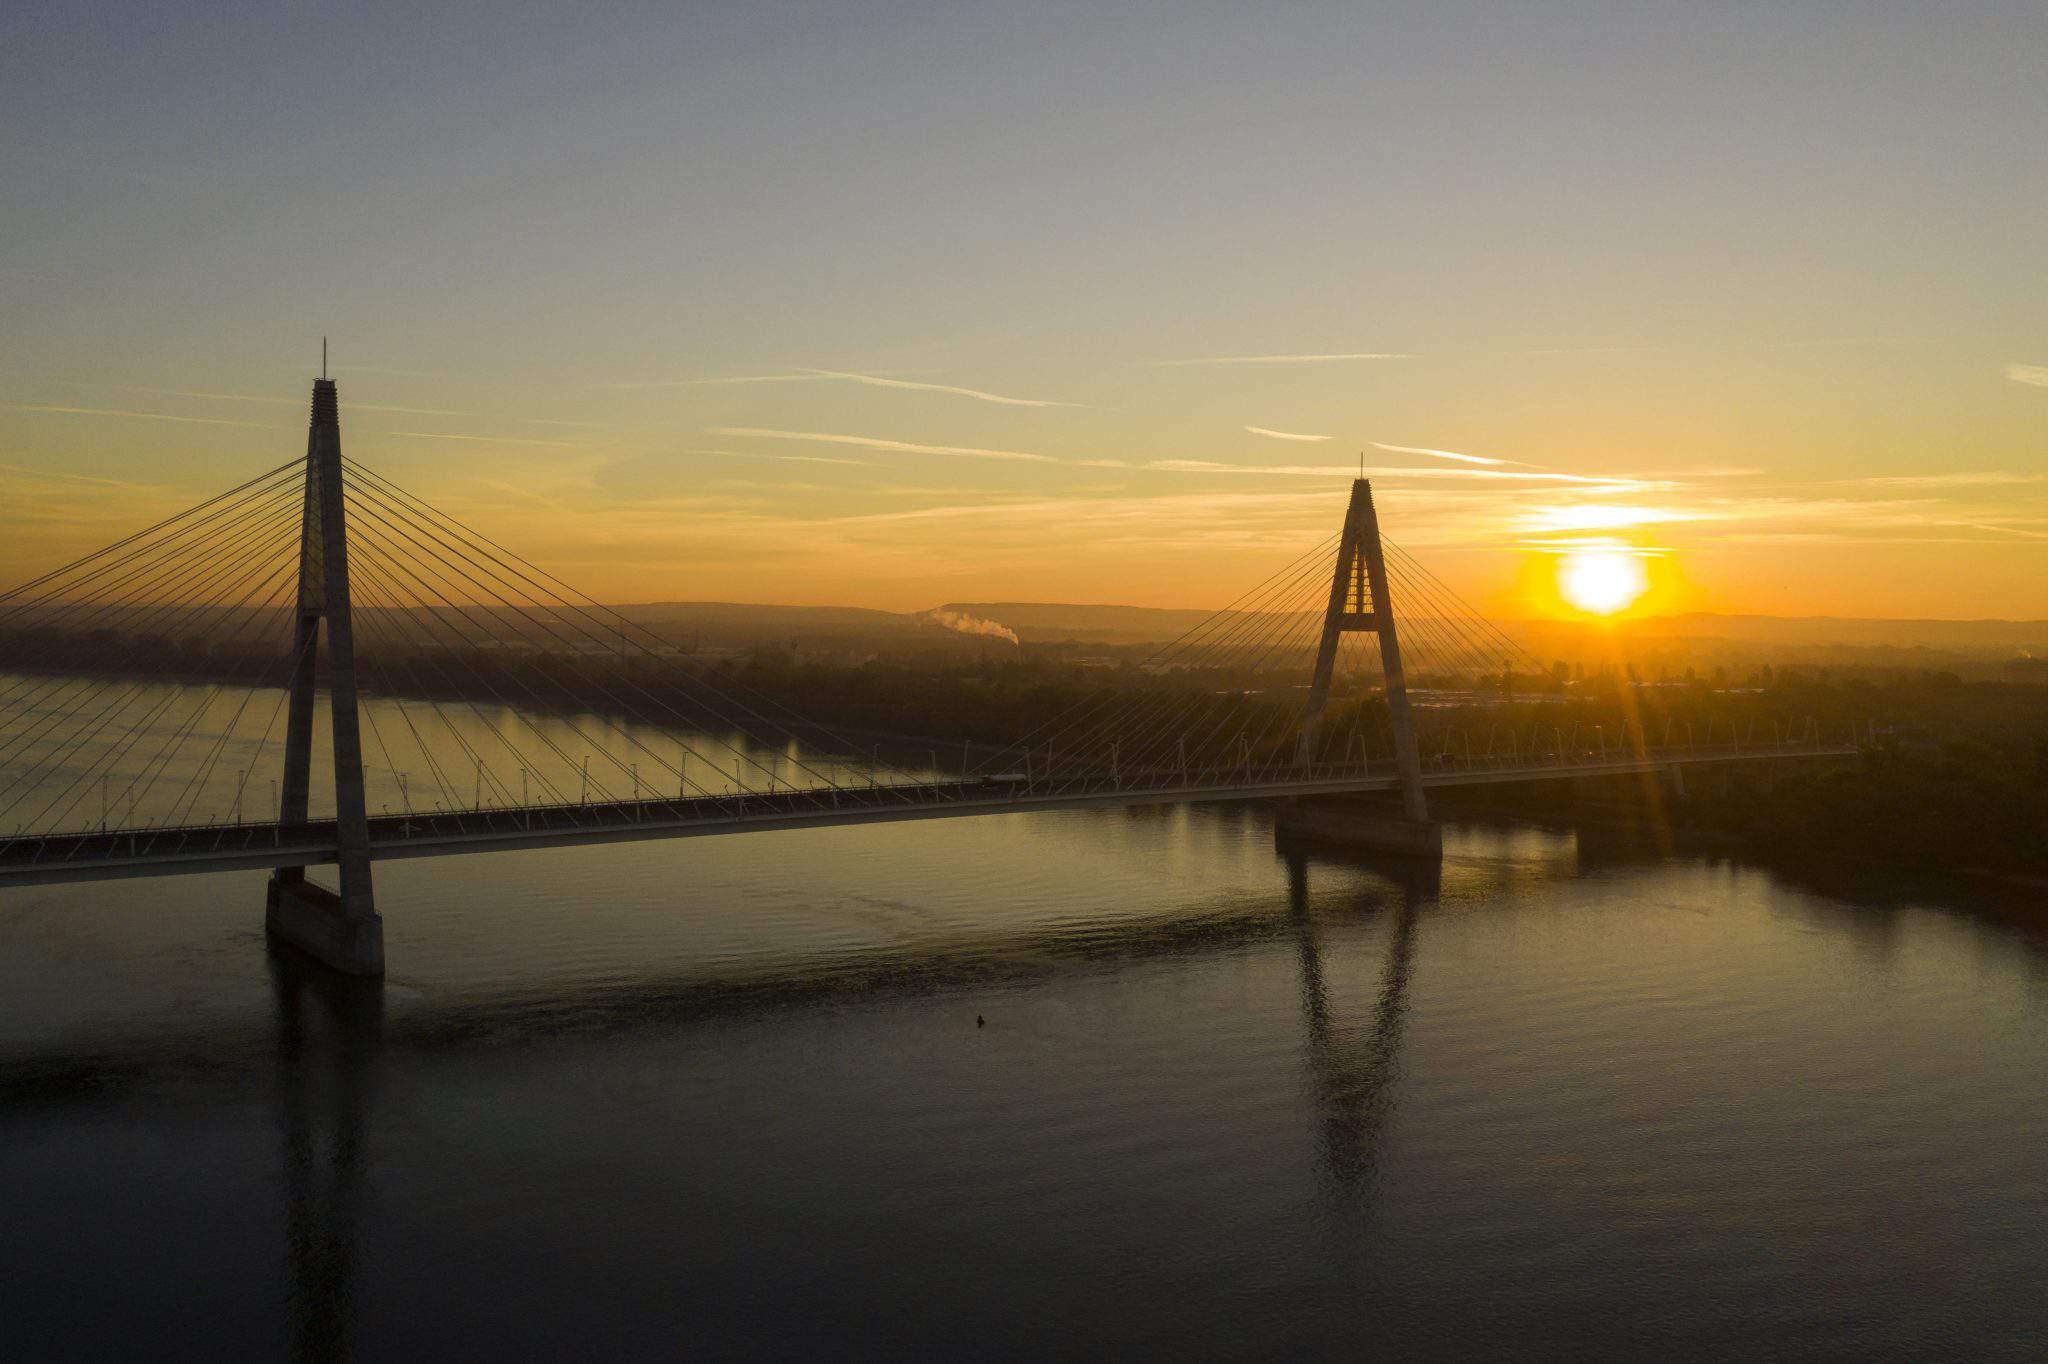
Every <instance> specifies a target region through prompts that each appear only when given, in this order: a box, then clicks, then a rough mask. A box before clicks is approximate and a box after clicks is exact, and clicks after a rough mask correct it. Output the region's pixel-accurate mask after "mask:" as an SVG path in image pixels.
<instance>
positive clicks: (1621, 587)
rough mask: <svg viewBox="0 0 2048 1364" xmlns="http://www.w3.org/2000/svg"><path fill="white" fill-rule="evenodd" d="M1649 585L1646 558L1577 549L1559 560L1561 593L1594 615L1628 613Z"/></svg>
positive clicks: (1559, 590) (1559, 591) (1626, 552)
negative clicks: (1644, 560)
mask: <svg viewBox="0 0 2048 1364" xmlns="http://www.w3.org/2000/svg"><path fill="white" fill-rule="evenodd" d="M1649 586H1650V578H1649V574H1648V573H1646V572H1645V571H1644V569H1643V561H1642V559H1641V558H1640V557H1638V556H1637V555H1635V554H1632V553H1630V552H1628V551H1627V550H1619V549H1581V550H1574V551H1572V552H1571V553H1569V554H1566V555H1564V556H1563V557H1562V558H1560V559H1559V560H1558V564H1557V590H1558V593H1559V594H1560V595H1561V596H1563V597H1564V599H1565V601H1567V602H1569V603H1570V604H1571V605H1573V606H1575V607H1577V608H1578V609H1579V610H1581V611H1585V612H1588V613H1589V614H1591V615H1595V616H1611V615H1614V614H1615V613H1616V612H1619V611H1625V610H1627V609H1628V608H1629V607H1630V606H1633V605H1634V604H1635V602H1636V599H1637V598H1638V597H1640V596H1642V595H1643V593H1644V592H1645V591H1646V590H1648V588H1649Z"/></svg>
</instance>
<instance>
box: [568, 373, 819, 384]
mask: <svg viewBox="0 0 2048 1364" xmlns="http://www.w3.org/2000/svg"><path fill="white" fill-rule="evenodd" d="M828 377H830V376H828V375H827V374H826V373H825V372H824V371H822V370H798V371H796V372H794V373H788V374H730V375H725V376H723V377H719V378H711V379H638V380H631V381H628V382H625V383H612V384H592V385H591V387H592V388H715V387H718V386H720V385H723V384H801V383H817V382H819V381H821V380H824V379H826V378H828Z"/></svg>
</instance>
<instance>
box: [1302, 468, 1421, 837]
mask: <svg viewBox="0 0 2048 1364" xmlns="http://www.w3.org/2000/svg"><path fill="white" fill-rule="evenodd" d="M1347 634H1366V635H1374V636H1377V637H1378V639H1379V644H1380V672H1381V674H1382V676H1383V678H1384V686H1385V691H1386V698H1387V716H1388V720H1389V721H1390V722H1391V724H1392V727H1393V731H1394V769H1395V774H1396V776H1397V777H1398V779H1399V782H1400V794H1401V810H1400V817H1399V818H1398V819H1389V818H1387V817H1386V816H1385V815H1384V814H1377V813H1374V812H1371V811H1369V810H1365V809H1359V808H1357V807H1355V806H1350V805H1348V804H1347V805H1345V806H1342V807H1335V806H1332V805H1329V804H1315V805H1310V804H1307V803H1305V802H1297V803H1296V804H1295V806H1294V807H1292V808H1290V809H1289V810H1288V812H1287V815H1286V817H1285V818H1284V819H1283V821H1282V822H1283V825H1284V826H1286V827H1288V828H1290V829H1291V830H1292V831H1293V832H1297V833H1303V834H1308V835H1311V836H1314V837H1318V838H1326V839H1328V838H1336V839H1340V840H1341V841H1344V842H1353V843H1359V844H1363V845H1368V846H1376V847H1385V848H1392V849H1396V850H1400V851H1408V852H1421V853H1435V852H1439V851H1441V849H1442V846H1443V844H1442V834H1441V831H1440V830H1439V829H1438V828H1437V826H1436V825H1435V824H1433V823H1432V822H1430V818H1429V803H1428V801H1427V800H1426V799H1425V798H1424V796H1423V793H1422V747H1421V744H1420V742H1419V741H1418V740H1417V738H1416V734H1415V712H1414V709H1413V708H1412V707H1411V706H1410V705H1409V704H1408V679H1407V675H1406V673H1404V672H1403V671H1402V667H1401V637H1400V631H1399V629H1398V627H1397V625H1396V622H1395V615H1394V600H1393V592H1392V589H1391V588H1390V587H1389V585H1388V582H1387V559H1386V550H1385V548H1384V546H1382V545H1381V543H1380V519H1379V513H1378V512H1377V511H1376V510H1375V509H1374V507H1373V503H1372V481H1371V480H1370V479H1364V478H1359V479H1353V480H1352V483H1351V505H1350V506H1349V507H1348V508H1346V510H1345V513H1344V533H1343V535H1342V537H1341V538H1340V539H1339V540H1338V542H1337V564H1336V567H1335V569H1334V570H1333V571H1332V573H1331V575H1330V597H1329V604H1328V606H1327V607H1326V608H1325V609H1324V612H1323V635H1322V642H1321V643H1320V645H1318V647H1317V649H1316V666H1315V674H1314V677H1313V678H1312V679H1311V681H1310V684H1309V694H1308V709H1307V712H1306V713H1305V714H1304V715H1303V716H1302V722H1301V737H1300V738H1299V739H1298V740H1297V741H1296V744H1295V750H1294V760H1295V763H1296V765H1297V766H1302V767H1306V766H1307V765H1308V764H1309V763H1311V762H1312V761H1314V758H1315V751H1316V738H1317V734H1318V732H1319V731H1320V729H1321V726H1322V719H1323V711H1324V710H1325V709H1326V708H1327V707H1328V706H1329V703H1330V685H1331V682H1332V681H1333V679H1334V677H1335V674H1336V668H1337V646H1338V644H1339V642H1341V641H1342V639H1343V637H1344V636H1345V635H1347Z"/></svg>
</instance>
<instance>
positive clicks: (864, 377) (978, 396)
mask: <svg viewBox="0 0 2048 1364" xmlns="http://www.w3.org/2000/svg"><path fill="white" fill-rule="evenodd" d="M804 373H805V374H807V375H812V376H815V377H817V378H821V379H844V380H846V381H847V382H848V383H854V384H866V385H868V386H869V387H870V388H906V389H915V390H917V391H919V392H922V393H947V394H951V395H953V396H954V397H958V398H973V399H975V400H976V401H977V402H984V403H1000V404H1002V405H1003V406H1005V407H1072V406H1074V404H1073V403H1060V402H1054V401H1053V400H1052V399H1050V398H1012V397H1010V396H1008V395H1007V394H1002V393H989V392H985V391H984V390H982V389H978V388H959V387H957V386H955V385H953V384H923V383H916V382H913V381H912V380H909V379H889V378H884V377H883V376H881V375H879V374H856V373H854V372H852V371H851V370H840V369H812V370H805V371H804Z"/></svg>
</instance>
